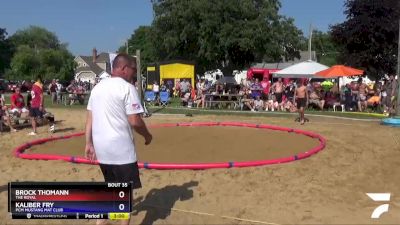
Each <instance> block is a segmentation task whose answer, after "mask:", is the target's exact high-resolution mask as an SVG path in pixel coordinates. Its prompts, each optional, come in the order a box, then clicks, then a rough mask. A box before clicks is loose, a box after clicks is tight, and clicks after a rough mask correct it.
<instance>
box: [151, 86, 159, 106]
mask: <svg viewBox="0 0 400 225" xmlns="http://www.w3.org/2000/svg"><path fill="white" fill-rule="evenodd" d="M152 90H153V92H154V95H155V96H156V102H158V101H159V100H160V85H158V82H157V81H154V83H153V89H152Z"/></svg>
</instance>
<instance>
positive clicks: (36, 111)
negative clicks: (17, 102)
mask: <svg viewBox="0 0 400 225" xmlns="http://www.w3.org/2000/svg"><path fill="white" fill-rule="evenodd" d="M29 116H30V117H43V112H42V111H40V109H39V108H30V109H29Z"/></svg>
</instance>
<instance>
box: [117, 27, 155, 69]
mask: <svg viewBox="0 0 400 225" xmlns="http://www.w3.org/2000/svg"><path fill="white" fill-rule="evenodd" d="M152 38H153V37H152V28H151V27H150V26H140V27H139V28H137V29H136V30H135V32H134V33H133V34H132V35H131V37H130V38H129V40H128V45H129V48H128V49H129V54H130V55H134V54H136V50H137V49H140V50H141V52H140V58H141V59H140V60H141V65H142V68H146V67H147V65H148V64H149V63H152V62H155V61H157V60H158V58H157V55H156V49H155V48H154V44H153V39H152ZM118 52H126V46H121V47H120V48H119V50H118Z"/></svg>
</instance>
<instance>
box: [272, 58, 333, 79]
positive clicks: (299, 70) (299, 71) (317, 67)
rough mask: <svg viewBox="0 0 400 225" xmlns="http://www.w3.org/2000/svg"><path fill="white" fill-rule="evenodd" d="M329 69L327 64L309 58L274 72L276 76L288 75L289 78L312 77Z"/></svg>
mask: <svg viewBox="0 0 400 225" xmlns="http://www.w3.org/2000/svg"><path fill="white" fill-rule="evenodd" d="M325 69H328V67H327V66H325V65H322V64H319V63H317V62H314V61H312V60H307V61H304V62H301V63H297V64H295V65H293V66H289V67H287V68H285V69H283V70H279V71H277V72H273V73H272V74H273V76H274V77H287V78H312V77H314V76H315V73H316V72H319V71H321V70H325Z"/></svg>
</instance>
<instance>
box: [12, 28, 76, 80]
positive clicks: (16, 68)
mask: <svg viewBox="0 0 400 225" xmlns="http://www.w3.org/2000/svg"><path fill="white" fill-rule="evenodd" d="M10 40H11V42H12V43H13V44H14V46H16V51H15V53H14V55H13V57H12V60H11V70H10V71H8V72H7V73H6V76H7V77H8V78H9V79H13V80H31V79H35V78H36V77H37V76H38V75H40V76H41V77H42V78H43V79H45V80H50V79H61V80H70V79H72V78H73V74H74V73H73V72H74V68H75V62H74V57H73V55H72V54H71V53H70V52H69V51H68V50H67V45H66V44H63V43H60V41H59V40H58V38H57V36H56V35H55V34H54V33H52V32H50V31H47V30H46V29H44V28H41V27H36V26H30V27H29V28H27V29H25V30H19V31H17V32H16V33H15V34H14V35H12V36H11V37H10Z"/></svg>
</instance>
